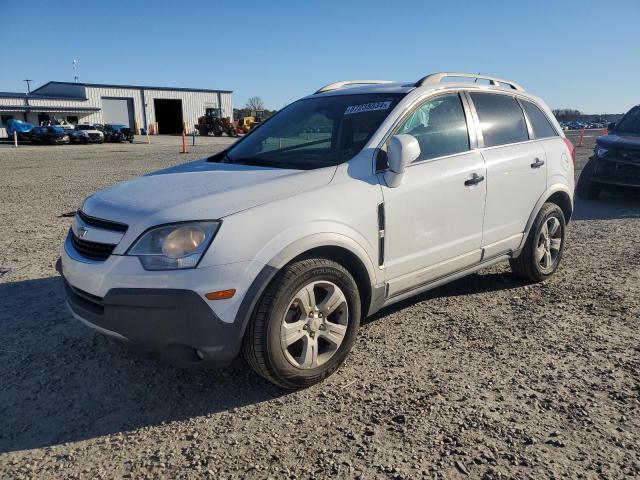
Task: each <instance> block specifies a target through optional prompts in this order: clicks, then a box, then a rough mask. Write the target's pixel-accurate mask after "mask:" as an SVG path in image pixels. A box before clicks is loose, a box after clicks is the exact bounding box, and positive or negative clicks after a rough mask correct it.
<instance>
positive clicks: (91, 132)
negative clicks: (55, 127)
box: [69, 124, 104, 143]
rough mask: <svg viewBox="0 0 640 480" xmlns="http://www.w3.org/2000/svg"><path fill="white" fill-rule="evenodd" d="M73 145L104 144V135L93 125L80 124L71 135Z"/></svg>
mask: <svg viewBox="0 0 640 480" xmlns="http://www.w3.org/2000/svg"><path fill="white" fill-rule="evenodd" d="M69 138H70V140H71V143H103V142H104V133H102V132H101V131H100V130H96V127H94V126H93V125H91V124H79V125H76V128H75V129H74V130H72V131H70V133H69Z"/></svg>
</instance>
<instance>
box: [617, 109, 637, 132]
mask: <svg viewBox="0 0 640 480" xmlns="http://www.w3.org/2000/svg"><path fill="white" fill-rule="evenodd" d="M616 130H618V133H633V134H635V135H640V107H635V108H632V109H631V110H629V113H627V114H626V115H625V116H624V117H623V119H622V120H620V123H619V124H618V128H617V129H616Z"/></svg>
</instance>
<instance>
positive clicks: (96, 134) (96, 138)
mask: <svg viewBox="0 0 640 480" xmlns="http://www.w3.org/2000/svg"><path fill="white" fill-rule="evenodd" d="M89 138H92V139H93V140H99V139H100V134H99V133H90V134H89Z"/></svg>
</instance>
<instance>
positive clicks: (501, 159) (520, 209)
mask: <svg viewBox="0 0 640 480" xmlns="http://www.w3.org/2000/svg"><path fill="white" fill-rule="evenodd" d="M468 97H469V98H470V99H471V101H472V105H473V108H474V115H475V116H476V119H477V121H478V124H479V127H480V128H479V132H478V136H479V137H480V138H479V139H478V141H479V143H481V145H482V147H483V148H482V149H481V152H482V156H483V158H484V161H485V164H486V167H487V202H486V209H485V217H484V227H483V238H482V245H483V248H484V249H485V251H484V258H491V257H493V256H496V255H499V254H501V253H504V252H507V251H510V250H512V249H515V248H517V247H518V246H519V245H520V241H521V240H522V236H523V233H524V230H525V227H526V224H527V221H528V220H529V216H530V215H531V212H532V211H533V209H534V207H535V204H536V202H537V201H538V199H539V198H540V196H541V195H542V194H543V193H544V191H545V190H546V188H547V165H546V154H545V151H544V149H543V148H542V146H541V145H540V144H539V142H537V141H535V140H534V139H533V133H532V131H531V129H530V126H529V125H528V123H527V120H526V119H525V115H524V112H523V110H522V107H521V106H520V103H519V102H518V100H517V99H516V97H515V96H512V95H507V94H501V93H493V92H492V93H489V92H469V93H468Z"/></svg>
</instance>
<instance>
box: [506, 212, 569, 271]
mask: <svg viewBox="0 0 640 480" xmlns="http://www.w3.org/2000/svg"><path fill="white" fill-rule="evenodd" d="M553 219H555V222H554V220H553ZM553 225H556V229H554V228H553ZM545 228H546V232H548V234H549V235H548V236H547V237H546V238H543V237H544V236H545V235H544V231H545ZM566 230H567V226H566V221H565V218H564V213H563V212H562V209H561V208H560V207H559V206H558V205H556V204H555V203H545V204H544V205H543V206H542V208H541V209H540V212H539V213H538V216H537V217H536V219H535V221H534V222H533V225H532V226H531V230H530V231H529V236H528V237H527V241H526V243H525V244H524V248H523V249H522V252H520V255H519V256H518V257H517V258H512V259H511V260H509V264H510V265H511V270H512V271H513V273H514V274H515V275H516V276H518V277H520V278H522V279H524V280H529V281H532V282H541V281H542V280H545V279H547V278H549V277H550V276H551V275H553V274H554V272H555V271H556V270H557V269H558V266H559V265H560V260H562V253H563V252H564V244H565V238H566ZM557 240H560V243H559V245H558V242H557ZM554 245H555V248H554ZM541 253H542V255H541Z"/></svg>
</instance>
